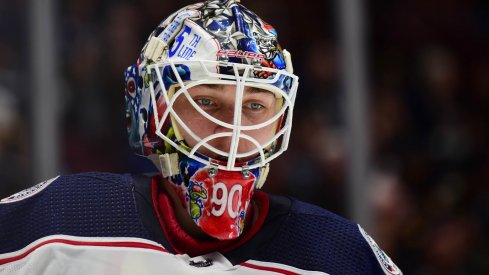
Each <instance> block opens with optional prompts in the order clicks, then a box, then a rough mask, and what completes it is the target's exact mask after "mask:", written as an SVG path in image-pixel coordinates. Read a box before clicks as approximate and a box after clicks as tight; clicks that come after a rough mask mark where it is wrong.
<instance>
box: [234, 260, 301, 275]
mask: <svg viewBox="0 0 489 275" xmlns="http://www.w3.org/2000/svg"><path fill="white" fill-rule="evenodd" d="M240 265H241V266H245V267H249V268H253V269H258V270H265V271H272V272H276V273H280V274H285V275H300V274H299V273H295V272H292V271H289V270H285V269H282V268H277V267H269V266H260V265H255V264H250V263H241V264H240Z"/></svg>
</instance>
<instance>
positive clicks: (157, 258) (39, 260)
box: [0, 235, 326, 275]
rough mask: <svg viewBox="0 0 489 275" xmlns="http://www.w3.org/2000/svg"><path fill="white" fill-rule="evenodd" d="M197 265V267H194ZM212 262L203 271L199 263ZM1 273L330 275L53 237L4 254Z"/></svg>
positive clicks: (119, 241) (121, 242)
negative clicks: (198, 265) (234, 263)
mask: <svg viewBox="0 0 489 275" xmlns="http://www.w3.org/2000/svg"><path fill="white" fill-rule="evenodd" d="M191 262H193V263H194V265H193V266H192V265H191V264H190V263H191ZM206 262H207V263H210V262H211V263H212V264H210V265H204V266H203V267H197V266H196V264H195V263H206ZM0 274H6V275H11V274H36V275H37V274H49V275H56V274H68V275H70V274H89V275H97V274H138V275H139V274H172V275H173V274H175V275H178V274H192V275H193V274H203V275H220V274H236V275H246V274H251V275H253V274H256V275H258V274H286V275H293V274H309V275H317V274H326V273H321V272H314V271H306V270H301V269H298V268H294V267H291V266H287V265H282V264H276V263H269V262H260V261H252V260H250V261H247V262H245V263H242V264H240V265H235V266H233V265H232V264H231V263H230V262H229V261H228V260H227V259H226V258H225V257H224V256H223V255H222V254H220V253H217V252H214V253H210V254H206V255H202V256H198V257H193V258H192V257H190V256H188V255H186V254H183V255H182V254H180V255H174V254H172V253H170V252H169V251H168V250H167V249H165V248H164V247H162V246H161V245H160V244H158V243H156V242H152V241H149V240H145V239H140V238H125V237H120V238H117V237H112V238H103V237H75V236H66V235H53V236H49V237H45V238H42V239H39V240H37V241H35V242H33V243H31V244H29V245H28V246H27V247H25V248H23V249H21V250H18V251H15V252H11V253H5V254H0Z"/></svg>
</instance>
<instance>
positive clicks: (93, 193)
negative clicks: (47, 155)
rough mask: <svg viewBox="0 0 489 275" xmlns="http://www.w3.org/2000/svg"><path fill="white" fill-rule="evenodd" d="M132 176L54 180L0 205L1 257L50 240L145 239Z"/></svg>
mask: <svg viewBox="0 0 489 275" xmlns="http://www.w3.org/2000/svg"><path fill="white" fill-rule="evenodd" d="M133 189H134V183H133V180H132V177H131V176H130V175H119V174H111V173H95V172H94V173H81V174H74V175H66V176H58V177H56V178H53V179H51V180H47V181H45V182H42V183H40V184H38V185H36V186H34V187H31V188H28V189H26V190H23V191H21V192H19V193H16V194H14V195H12V196H10V197H8V198H5V199H3V200H1V201H0V224H1V225H2V226H1V227H0V253H5V252H11V251H15V250H18V249H20V248H22V247H24V246H26V245H28V244H29V243H32V242H33V241H35V240H38V239H40V238H43V237H47V236H51V235H73V236H84V237H145V236H146V231H145V229H144V227H143V225H142V223H141V222H140V218H139V214H138V210H137V208H136V204H135V199H134V192H133Z"/></svg>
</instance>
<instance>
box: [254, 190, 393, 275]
mask: <svg viewBox="0 0 489 275" xmlns="http://www.w3.org/2000/svg"><path fill="white" fill-rule="evenodd" d="M284 198H286V197H281V196H273V195H270V204H271V205H274V204H277V202H278V204H280V205H282V208H283V207H284V206H285V205H286V204H284ZM288 200H289V201H290V204H289V206H288V211H286V212H287V215H286V217H285V218H284V220H283V222H282V224H281V227H280V229H279V231H278V232H277V234H276V236H275V237H274V239H273V240H272V242H271V244H270V246H269V247H268V249H267V250H268V251H266V252H265V253H264V254H263V255H267V256H266V257H267V259H266V260H268V261H282V262H284V263H286V264H291V265H293V266H296V267H298V268H303V269H309V270H318V271H323V272H326V273H328V274H401V272H400V270H399V269H398V268H397V267H396V266H395V265H394V264H393V263H392V261H390V258H388V257H387V255H385V253H383V252H382V250H381V249H380V248H379V247H378V246H376V244H375V249H374V243H375V242H374V241H373V239H372V238H370V236H368V235H367V234H366V233H365V231H364V230H363V229H361V227H360V226H359V225H358V224H355V223H353V222H351V221H350V220H348V219H346V218H343V217H341V216H339V215H336V214H334V213H332V212H330V211H328V210H326V209H323V208H321V207H318V206H315V205H312V204H309V203H305V202H302V201H299V200H297V199H294V198H288ZM271 209H273V207H271ZM283 211H284V210H282V212H283ZM384 256H385V258H384ZM391 263H392V265H393V266H389V264H391Z"/></svg>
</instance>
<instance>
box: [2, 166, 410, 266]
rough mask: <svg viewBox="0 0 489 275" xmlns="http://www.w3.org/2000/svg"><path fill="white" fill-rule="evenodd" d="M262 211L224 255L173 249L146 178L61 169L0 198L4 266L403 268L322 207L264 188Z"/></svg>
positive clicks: (353, 225) (350, 226) (346, 223)
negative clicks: (259, 221)
mask: <svg viewBox="0 0 489 275" xmlns="http://www.w3.org/2000/svg"><path fill="white" fill-rule="evenodd" d="M267 196H268V199H269V208H268V214H267V216H266V218H265V222H264V223H263V225H262V227H261V229H260V230H259V231H258V232H257V233H256V234H255V235H254V236H253V237H252V238H250V239H249V240H248V241H246V242H245V243H243V244H241V245H240V246H238V247H236V248H234V249H233V250H231V251H227V252H224V253H220V252H216V251H214V252H210V253H207V254H205V255H192V256H190V255H187V254H182V253H176V252H175V251H174V250H173V248H172V246H171V244H170V241H169V240H168V238H167V237H166V235H165V234H164V233H163V230H162V228H161V225H160V223H159V222H158V216H157V213H156V212H155V209H154V206H153V202H152V199H151V186H150V180H148V179H145V178H144V177H134V176H131V175H117V174H108V173H85V174H77V175H70V176H60V177H57V178H54V179H51V180H49V181H45V182H43V183H40V184H38V185H36V186H34V187H32V188H29V189H27V190H24V191H21V192H19V193H17V194H15V195H12V196H10V197H8V198H6V199H3V200H2V201H1V202H0V274H156V273H157V274H401V271H400V270H399V269H398V268H397V267H396V266H395V264H394V263H393V262H392V261H391V259H390V258H389V257H388V256H387V255H386V254H385V253H384V252H382V250H381V249H380V248H379V247H378V246H377V244H376V243H375V241H374V240H373V239H372V238H370V237H369V236H368V235H367V234H366V233H365V231H363V229H362V228H361V227H360V226H358V225H357V224H354V223H352V222H350V221H348V220H346V219H344V218H342V217H339V216H337V215H335V214H333V213H331V212H328V211H327V210H324V209H322V208H319V207H316V206H313V205H310V204H307V203H304V202H301V201H298V200H295V199H293V198H289V197H283V196H274V195H270V194H267Z"/></svg>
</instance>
